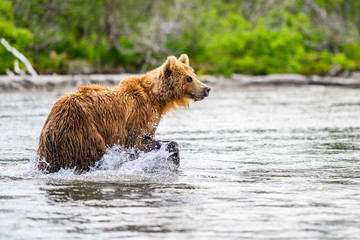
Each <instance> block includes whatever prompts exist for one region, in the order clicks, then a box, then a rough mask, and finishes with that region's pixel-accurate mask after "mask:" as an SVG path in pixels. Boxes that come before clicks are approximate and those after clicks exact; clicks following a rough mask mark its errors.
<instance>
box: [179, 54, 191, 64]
mask: <svg viewBox="0 0 360 240" xmlns="http://www.w3.org/2000/svg"><path fill="white" fill-rule="evenodd" d="M179 61H180V62H182V63H184V64H186V65H189V57H188V55H186V54H181V56H180V57H179Z"/></svg>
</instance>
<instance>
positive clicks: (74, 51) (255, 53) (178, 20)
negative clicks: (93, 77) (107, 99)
mask: <svg viewBox="0 0 360 240" xmlns="http://www.w3.org/2000/svg"><path fill="white" fill-rule="evenodd" d="M312 2H313V4H314V5H316V6H317V9H316V8H312V7H311V6H309V5H306V1H301V0H296V1H287V0H279V1H263V0H253V1H247V0H226V1H225V0H223V1H216V0H212V1H209V0H198V1H187V0H159V1H144V0H139V1H132V0H121V1H117V0H99V1H86V0H67V1H39V0H26V1H23V0H11V2H9V1H4V0H0V36H4V37H5V38H6V39H7V40H8V41H9V42H10V44H12V45H13V46H14V47H16V48H18V50H19V51H21V52H23V53H24V54H25V55H26V56H32V59H33V62H34V67H35V68H36V69H37V70H38V71H39V72H43V73H51V72H58V73H68V72H77V71H81V68H82V67H83V66H84V67H88V68H91V69H92V71H95V72H105V73H106V72H124V71H126V72H139V71H146V70H148V69H151V68H153V67H155V66H158V65H159V64H161V63H162V62H163V61H164V59H166V57H167V56H168V55H177V56H179V55H180V54H181V53H187V54H188V55H189V56H190V59H191V64H192V65H193V66H194V67H195V69H197V70H198V72H199V73H212V74H224V75H230V74H232V73H234V72H237V73H243V74H269V73H292V72H293V73H302V74H307V75H311V74H320V75H325V74H327V73H329V72H330V71H331V69H333V68H334V67H336V68H337V69H338V68H340V69H341V70H342V71H345V70H359V69H360V60H359V59H360V38H359V35H360V33H359V30H360V29H359V26H360V17H359V16H360V15H359V14H357V11H356V9H359V8H360V1H345V0H329V1H324V0H312ZM11 3H12V4H11ZM319 9H320V10H319ZM13 11H14V12H13ZM319 11H320V13H319ZM321 11H323V12H325V13H326V14H325V15H321ZM13 13H14V14H15V17H14V16H13ZM324 16H325V17H326V19H324ZM14 22H15V24H16V26H21V28H18V27H15V26H14ZM26 29H29V30H30V31H31V33H32V34H33V35H32V34H31V33H30V32H29V31H28V30H26ZM32 36H36V37H35V38H33V37H32ZM30 53H31V55H30ZM0 57H1V58H0V60H1V61H2V62H4V61H5V63H4V64H3V63H2V64H1V65H0V73H3V72H4V71H5V69H6V68H7V67H11V66H12V64H13V57H12V56H11V54H9V53H6V50H5V51H4V49H3V48H1V46H0Z"/></svg>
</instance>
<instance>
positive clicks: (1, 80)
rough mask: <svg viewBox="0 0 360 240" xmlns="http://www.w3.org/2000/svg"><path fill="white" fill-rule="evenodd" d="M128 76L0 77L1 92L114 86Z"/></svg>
mask: <svg viewBox="0 0 360 240" xmlns="http://www.w3.org/2000/svg"><path fill="white" fill-rule="evenodd" d="M127 76H129V74H91V75H39V76H37V77H35V78H33V77H31V76H18V75H15V76H0V91H1V90H22V89H49V90H52V89H56V88H61V87H76V86H80V85H82V84H88V83H94V84H102V85H108V86H115V85H117V84H119V82H120V81H121V80H122V79H123V78H125V77H127Z"/></svg>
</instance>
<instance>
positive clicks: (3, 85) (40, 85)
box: [0, 72, 360, 91]
mask: <svg viewBox="0 0 360 240" xmlns="http://www.w3.org/2000/svg"><path fill="white" fill-rule="evenodd" d="M130 75H132V74H88V75H80V74H79V75H40V76H37V77H31V76H27V75H26V76H0V91H21V90H40V89H41V90H49V91H51V90H54V89H58V88H63V87H76V86H80V85H82V84H89V83H92V84H101V85H106V86H111V87H113V86H116V85H117V84H118V83H119V82H120V81H121V80H122V79H124V78H125V77H128V76H130ZM199 79H200V80H202V81H203V82H205V83H206V84H209V85H211V86H215V87H246V86H253V85H324V86H340V87H352V88H360V73H358V72H355V73H351V74H350V75H349V76H346V77H329V76H325V77H321V76H305V75H300V74H271V75H265V76H247V75H241V74H233V75H232V76H231V77H229V78H225V77H223V76H211V75H202V76H199Z"/></svg>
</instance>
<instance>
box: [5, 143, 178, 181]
mask: <svg viewBox="0 0 360 240" xmlns="http://www.w3.org/2000/svg"><path fill="white" fill-rule="evenodd" d="M169 156H170V153H169V152H167V151H166V150H165V146H162V147H161V148H160V149H159V150H154V151H151V152H148V153H144V152H140V153H138V154H135V151H134V150H131V149H125V148H123V147H121V146H119V145H115V146H113V147H111V148H108V149H107V150H106V152H105V154H104V156H103V157H102V158H101V160H100V161H98V162H97V163H96V164H95V166H94V167H92V168H91V169H90V171H89V172H85V173H83V174H81V175H77V174H76V173H75V169H74V168H73V169H60V170H59V171H58V172H55V173H51V174H45V173H44V172H43V171H41V170H39V169H38V168H37V164H38V162H39V157H38V156H33V157H31V158H30V161H29V162H26V163H24V162H21V163H18V164H13V163H10V164H4V165H0V169H1V171H0V172H1V175H0V177H9V178H34V177H36V178H61V179H72V180H74V179H79V180H80V179H83V180H91V179H92V178H96V179H99V178H100V179H101V178H103V179H111V178H112V179H114V178H116V179H119V178H121V177H125V176H126V177H138V178H144V177H145V178H159V177H160V178H161V177H169V176H174V175H176V169H177V166H176V165H175V164H174V163H172V162H171V161H169V160H167V158H168V157H169Z"/></svg>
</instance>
